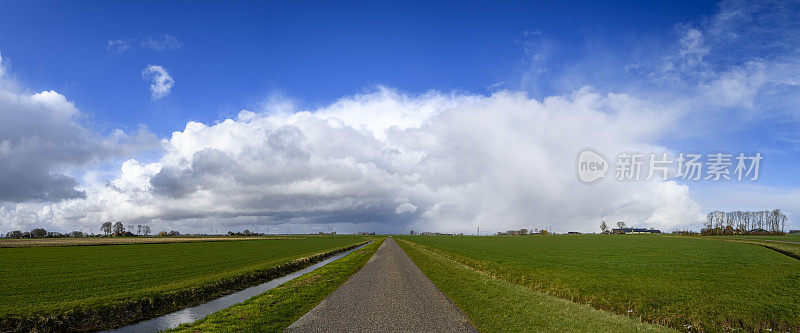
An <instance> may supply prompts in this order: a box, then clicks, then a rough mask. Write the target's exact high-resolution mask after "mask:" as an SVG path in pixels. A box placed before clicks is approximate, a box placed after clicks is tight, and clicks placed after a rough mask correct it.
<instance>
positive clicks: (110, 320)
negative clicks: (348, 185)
mask: <svg viewBox="0 0 800 333" xmlns="http://www.w3.org/2000/svg"><path fill="white" fill-rule="evenodd" d="M363 241H364V238H362V237H356V236H334V237H314V238H302V239H275V240H247V241H244V240H243V241H230V242H194V243H165V244H135V245H106V246H68V247H27V248H2V249H0V285H2V286H3V292H2V293H0V330H1V329H2V328H9V327H12V328H13V327H17V329H24V328H31V326H30V325H36V326H34V327H43V325H45V326H47V325H60V326H59V327H62V328H65V329H76V327H73V326H72V325H88V326H87V327H84V328H86V329H96V328H107V327H114V326H116V325H121V324H125V323H129V322H132V321H134V320H136V319H137V318H141V317H143V316H150V315H156V314H159V313H164V312H168V311H172V310H176V309H179V308H181V307H183V306H187V305H192V304H196V303H200V302H202V301H205V300H207V299H209V298H213V297H216V296H219V295H221V294H224V293H227V292H230V291H234V290H238V289H243V288H245V287H248V286H250V285H253V284H256V283H258V282H261V281H263V280H268V279H271V278H274V277H277V276H280V275H283V274H285V273H288V272H289V271H292V270H296V269H298V268H301V267H304V266H306V265H308V264H311V262H312V261H313V260H319V259H312V258H309V257H312V256H314V258H317V257H320V256H323V255H324V253H328V252H331V251H337V249H342V248H346V247H351V246H354V245H356V244H358V243H361V242H363ZM20 325H22V326H20ZM26 325H27V326H26ZM92 325H99V326H92Z"/></svg>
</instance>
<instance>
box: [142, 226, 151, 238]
mask: <svg viewBox="0 0 800 333" xmlns="http://www.w3.org/2000/svg"><path fill="white" fill-rule="evenodd" d="M142 232H144V235H145V236H147V235H150V226H149V225H145V226H142Z"/></svg>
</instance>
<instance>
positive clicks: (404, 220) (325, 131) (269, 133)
mask: <svg viewBox="0 0 800 333" xmlns="http://www.w3.org/2000/svg"><path fill="white" fill-rule="evenodd" d="M663 111H664V110H660V109H658V108H656V107H652V106H649V105H647V103H645V102H643V101H639V100H636V99H635V98H632V97H630V96H625V95H615V94H608V95H600V94H597V93H595V92H593V91H592V90H590V89H584V90H581V91H579V92H576V93H574V94H571V95H568V96H559V97H550V98H547V99H545V100H543V101H538V100H535V99H532V98H529V97H527V96H526V95H525V94H523V93H515V92H506V91H503V92H498V93H495V94H493V95H491V96H476V95H459V94H443V93H439V92H429V93H426V94H422V95H406V94H402V93H399V92H397V91H395V90H392V89H388V88H379V89H378V90H377V91H374V92H371V93H367V94H362V95H356V96H351V97H346V98H342V99H340V100H338V101H336V102H335V103H332V104H330V105H328V106H325V107H323V108H320V109H317V110H313V111H298V112H287V113H283V114H270V113H255V112H251V111H246V110H245V111H242V112H241V113H239V115H238V116H237V117H236V119H227V120H224V121H222V122H219V123H217V124H210V125H206V124H201V123H196V122H190V123H188V124H187V125H186V128H185V129H184V130H182V131H178V132H175V133H173V134H172V136H171V137H170V138H169V140H164V141H163V149H164V151H165V153H164V155H163V156H161V158H160V159H159V160H158V161H154V162H152V163H142V162H139V161H136V160H128V161H126V162H125V163H123V165H122V167H121V173H120V176H119V177H118V178H116V179H114V180H111V181H109V182H108V184H105V185H103V186H96V185H95V186H88V187H86V188H85V191H86V193H87V198H86V199H85V200H76V201H71V202H68V203H58V204H54V205H52V209H49V210H47V214H53V215H54V216H55V220H58V221H61V222H60V223H64V224H80V223H82V221H105V220H124V221H128V222H135V223H139V222H152V221H160V222H161V223H164V224H166V225H170V226H176V227H180V228H182V229H184V230H191V229H192V228H196V229H200V228H205V227H206V226H208V225H215V226H216V228H226V227H227V228H229V229H237V228H240V227H242V226H249V225H252V224H260V225H292V226H294V227H296V228H298V229H299V230H303V228H308V227H311V226H318V225H331V224H332V225H345V226H348V228H351V229H358V228H372V229H373V230H374V229H378V230H379V231H384V232H394V231H397V230H396V229H399V227H400V226H403V225H405V226H408V227H409V228H416V229H417V230H437V231H459V232H471V231H473V230H475V229H476V228H477V227H478V226H480V227H481V228H482V229H483V230H501V229H504V228H509V227H517V228H521V227H527V228H546V227H549V226H554V227H555V228H557V229H558V230H562V231H563V230H567V229H569V230H582V231H591V230H594V229H595V224H599V219H600V218H603V217H605V218H608V219H615V218H625V219H627V220H628V221H632V220H635V221H640V222H641V223H647V224H649V225H651V226H654V227H661V228H673V227H680V226H684V225H685V224H690V223H692V222H695V221H697V220H698V219H699V218H701V214H700V210H699V207H698V205H697V204H696V203H694V201H692V199H691V198H690V195H689V189H688V187H686V186H682V185H678V184H675V183H673V182H658V181H653V182H641V183H616V182H610V181H609V182H601V183H600V184H595V185H591V186H587V185H585V184H582V183H580V182H579V181H578V180H577V175H576V174H575V161H576V158H577V153H578V152H579V151H580V150H581V149H582V148H585V147H588V146H591V147H594V148H596V149H599V150H601V151H621V150H632V149H640V150H641V149H648V150H664V148H662V147H657V146H652V145H650V144H648V143H647V142H648V141H650V140H651V139H653V138H654V136H655V135H658V133H660V132H663V130H664V128H665V126H667V125H668V124H669V122H670V121H671V119H669V118H668V117H664V116H662V114H664V112H663ZM196 229H195V230H196ZM201 230H202V229H201Z"/></svg>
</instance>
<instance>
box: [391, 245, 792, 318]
mask: <svg viewBox="0 0 800 333" xmlns="http://www.w3.org/2000/svg"><path fill="white" fill-rule="evenodd" d="M403 239H406V240H409V241H411V242H414V243H418V244H422V245H425V246H427V247H428V248H430V249H431V251H433V252H435V253H437V254H438V255H441V256H443V257H446V258H449V259H452V260H455V261H457V262H459V263H461V264H464V265H466V266H469V267H471V268H473V269H476V270H478V271H481V272H484V273H486V274H488V275H489V276H492V277H494V278H497V279H501V280H504V281H506V282H510V283H513V284H517V285H520V286H525V287H529V288H532V289H535V290H538V291H541V292H544V293H547V294H550V295H553V296H556V297H559V298H564V299H567V300H571V301H574V302H577V303H582V304H590V305H591V306H592V307H594V308H597V309H601V310H608V311H611V312H614V313H618V314H625V315H629V316H631V317H636V318H641V319H643V320H645V321H647V322H650V323H655V324H660V325H665V326H670V327H673V328H677V329H681V330H686V329H687V328H689V327H690V328H691V330H699V331H720V330H735V329H744V330H747V331H760V330H767V329H773V330H781V331H797V330H798V328H800V261H799V260H797V259H794V258H791V257H789V256H786V255H783V254H780V253H778V252H775V251H772V250H769V249H765V248H763V247H759V246H753V245H750V244H741V243H737V242H720V241H711V240H702V239H695V238H683V237H663V236H651V235H624V236H614V235H574V236H528V237H525V236H516V237H514V236H500V237H494V236H493V237H470V236H452V237H450V236H413V237H408V236H404V237H403Z"/></svg>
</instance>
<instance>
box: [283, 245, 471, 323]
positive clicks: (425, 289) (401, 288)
mask: <svg viewBox="0 0 800 333" xmlns="http://www.w3.org/2000/svg"><path fill="white" fill-rule="evenodd" d="M287 331H289V332H375V331H381V332H477V330H476V329H475V328H473V327H472V326H471V325H470V324H469V322H468V321H467V318H466V317H465V316H464V314H463V313H461V311H459V310H458V308H457V307H456V306H455V305H453V303H451V302H450V300H449V299H448V298H447V297H446V296H445V295H444V294H442V292H441V291H439V289H437V288H436V286H434V285H433V283H432V282H431V281H430V280H429V279H428V278H427V277H426V276H425V274H423V273H422V271H420V270H419V268H417V266H416V265H414V262H412V261H411V258H409V257H408V255H406V254H405V252H403V250H402V249H401V248H400V246H398V245H397V243H395V241H394V240H393V239H391V238H387V239H386V241H384V242H383V245H381V247H380V248H379V249H378V251H376V252H375V254H374V255H373V256H372V258H371V259H370V260H369V262H367V264H365V265H364V267H362V268H361V270H359V271H358V272H356V273H355V274H353V276H351V277H350V279H349V280H347V282H345V283H344V284H343V285H342V286H341V287H339V289H337V290H336V291H334V292H333V293H332V294H331V295H330V296H328V298H326V299H325V300H324V301H322V303H320V304H319V305H317V307H315V308H314V309H312V310H311V311H309V312H308V313H306V314H305V315H304V316H303V317H301V318H300V319H298V320H297V321H296V322H294V323H293V324H292V325H291V326H289V328H288V329H287Z"/></svg>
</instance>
